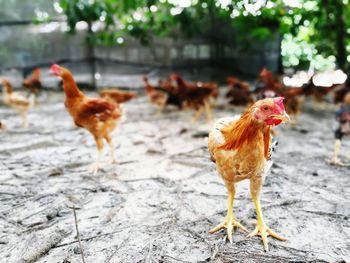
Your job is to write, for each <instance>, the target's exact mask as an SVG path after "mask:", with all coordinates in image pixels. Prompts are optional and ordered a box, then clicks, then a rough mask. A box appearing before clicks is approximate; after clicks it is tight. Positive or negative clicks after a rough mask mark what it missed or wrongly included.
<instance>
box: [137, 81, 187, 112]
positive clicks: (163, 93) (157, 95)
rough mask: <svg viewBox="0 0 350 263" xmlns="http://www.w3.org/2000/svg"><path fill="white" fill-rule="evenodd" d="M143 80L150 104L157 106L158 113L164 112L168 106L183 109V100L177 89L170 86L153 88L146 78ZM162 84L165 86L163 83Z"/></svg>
mask: <svg viewBox="0 0 350 263" xmlns="http://www.w3.org/2000/svg"><path fill="white" fill-rule="evenodd" d="M143 80H144V82H145V91H146V93H147V96H148V98H149V100H150V102H151V103H152V104H154V105H156V106H157V108H158V113H160V112H162V111H163V110H164V108H165V107H166V106H167V105H173V106H176V107H177V108H179V109H182V100H181V98H180V97H179V93H178V91H177V89H175V88H173V87H170V86H153V85H151V84H150V83H149V81H148V78H146V77H144V78H143ZM160 84H162V85H163V83H162V82H161V83H160Z"/></svg>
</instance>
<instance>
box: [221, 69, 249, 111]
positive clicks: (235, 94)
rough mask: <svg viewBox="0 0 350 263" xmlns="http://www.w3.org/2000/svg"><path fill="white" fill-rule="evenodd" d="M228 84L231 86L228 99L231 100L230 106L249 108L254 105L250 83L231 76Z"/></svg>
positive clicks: (227, 94) (227, 95)
mask: <svg viewBox="0 0 350 263" xmlns="http://www.w3.org/2000/svg"><path fill="white" fill-rule="evenodd" d="M226 83H227V85H228V86H229V90H228V92H227V93H226V98H229V99H230V101H229V103H230V104H232V105H235V106H247V105H250V104H252V103H254V98H253V97H252V94H251V92H250V85H249V83H248V82H245V81H242V80H240V79H238V78H236V77H233V76H230V77H228V78H227V79H226Z"/></svg>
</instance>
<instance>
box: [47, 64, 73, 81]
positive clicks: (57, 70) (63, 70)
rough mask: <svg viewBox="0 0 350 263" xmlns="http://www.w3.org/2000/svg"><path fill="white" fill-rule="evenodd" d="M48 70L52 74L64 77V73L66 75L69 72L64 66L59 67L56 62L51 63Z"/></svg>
mask: <svg viewBox="0 0 350 263" xmlns="http://www.w3.org/2000/svg"><path fill="white" fill-rule="evenodd" d="M50 72H51V73H52V74H54V75H55V76H58V77H61V78H64V77H65V76H66V75H68V74H69V73H70V72H69V71H68V69H66V68H64V67H60V66H59V65H57V64H53V65H52V66H51V68H50Z"/></svg>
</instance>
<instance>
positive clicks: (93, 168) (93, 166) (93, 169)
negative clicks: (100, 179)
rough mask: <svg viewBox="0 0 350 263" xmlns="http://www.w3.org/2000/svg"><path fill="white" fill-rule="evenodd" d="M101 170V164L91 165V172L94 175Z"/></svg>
mask: <svg viewBox="0 0 350 263" xmlns="http://www.w3.org/2000/svg"><path fill="white" fill-rule="evenodd" d="M98 168H99V164H98V163H94V164H93V165H91V167H90V169H89V172H90V173H92V174H93V175H96V174H97V171H98Z"/></svg>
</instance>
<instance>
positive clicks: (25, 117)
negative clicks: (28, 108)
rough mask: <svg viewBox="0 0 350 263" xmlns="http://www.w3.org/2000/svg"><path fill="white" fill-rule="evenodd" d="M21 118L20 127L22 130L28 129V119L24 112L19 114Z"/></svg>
mask: <svg viewBox="0 0 350 263" xmlns="http://www.w3.org/2000/svg"><path fill="white" fill-rule="evenodd" d="M21 118H22V127H23V128H28V117H27V113H26V112H22V113H21Z"/></svg>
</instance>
